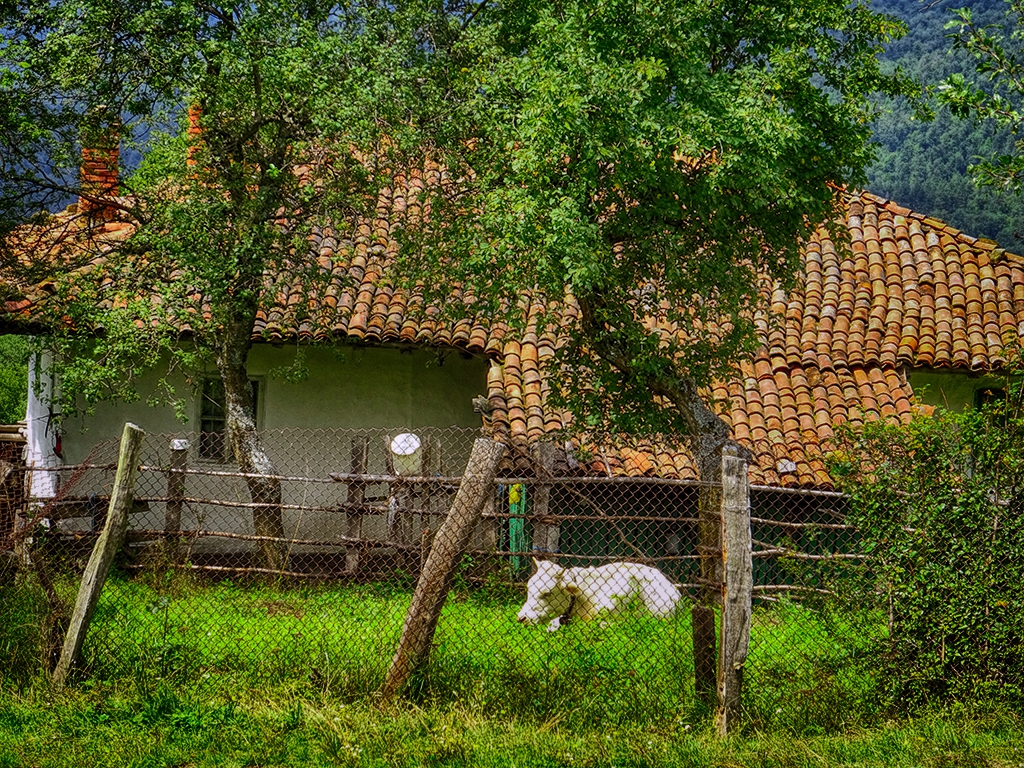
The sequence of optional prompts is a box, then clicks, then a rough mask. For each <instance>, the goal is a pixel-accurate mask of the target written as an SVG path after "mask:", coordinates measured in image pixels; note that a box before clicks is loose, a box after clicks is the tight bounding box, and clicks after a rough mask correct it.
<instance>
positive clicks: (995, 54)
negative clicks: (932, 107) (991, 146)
mask: <svg viewBox="0 0 1024 768" xmlns="http://www.w3.org/2000/svg"><path fill="white" fill-rule="evenodd" d="M954 15H955V19H954V20H953V21H951V22H949V24H948V25H947V27H948V28H949V29H951V30H953V33H952V35H951V37H952V39H953V50H954V51H962V52H964V53H966V54H967V56H968V57H969V58H970V59H971V60H973V63H974V70H975V71H974V75H975V77H967V76H965V75H964V74H962V73H959V72H958V73H954V74H951V75H950V76H949V77H948V78H946V80H945V82H944V83H943V84H942V86H940V88H939V89H938V95H939V98H940V100H941V101H942V102H943V103H945V104H947V105H948V106H949V108H950V110H951V111H952V112H953V114H954V115H956V116H957V117H960V118H964V119H971V120H976V121H990V122H992V123H994V124H995V125H996V126H998V127H1000V128H1004V129H1007V130H1009V131H1010V132H1011V133H1012V134H1013V135H1014V136H1015V137H1016V136H1017V135H1018V134H1019V132H1020V129H1021V126H1022V125H1024V104H1022V101H1024V59H1022V57H1021V54H1022V49H1021V39H1022V30H1024V3H1022V2H1020V0H1007V2H1006V13H1005V17H1004V21H1003V22H1002V23H984V22H983V21H979V20H978V19H977V18H976V16H975V14H974V13H973V11H972V9H971V8H961V9H959V10H957V11H954ZM979 80H980V82H979ZM971 173H972V175H973V177H974V179H975V181H976V182H977V183H978V184H980V185H983V186H991V187H995V188H997V189H1000V190H1004V191H1007V192H1013V193H1014V194H1017V195H1019V194H1020V191H1021V186H1022V184H1024V140H1021V139H1019V138H1015V140H1014V142H1013V145H1012V147H1010V148H1008V149H1007V150H1005V151H1002V152H993V153H991V154H989V155H988V156H986V157H982V158H980V161H979V162H978V163H976V164H975V165H973V166H972V167H971Z"/></svg>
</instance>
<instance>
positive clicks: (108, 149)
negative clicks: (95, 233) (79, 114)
mask: <svg viewBox="0 0 1024 768" xmlns="http://www.w3.org/2000/svg"><path fill="white" fill-rule="evenodd" d="M105 111H106V110H105V109H103V108H100V109H98V110H96V112H95V114H96V115H97V116H98V117H99V118H100V120H102V116H103V113H104V112H105ZM101 126H102V127H99V128H92V129H86V130H85V131H83V135H82V167H81V171H80V181H81V196H79V198H78V212H79V213H84V214H87V215H89V216H91V217H92V218H94V219H99V220H100V221H109V220H111V219H113V218H115V216H116V215H117V208H116V207H115V206H112V205H105V204H104V203H103V201H102V200H100V199H99V198H111V197H117V195H118V192H119V189H118V160H119V158H120V154H121V137H120V132H119V130H118V129H119V127H120V126H119V125H118V124H116V123H115V124H113V125H111V121H109V120H104V121H103V122H102V123H101Z"/></svg>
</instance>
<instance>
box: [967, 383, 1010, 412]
mask: <svg viewBox="0 0 1024 768" xmlns="http://www.w3.org/2000/svg"><path fill="white" fill-rule="evenodd" d="M1005 401H1006V390H1005V389H999V388H997V387H983V388H982V389H976V390H974V407H975V408H983V407H985V406H986V405H996V404H997V403H1003V402H1005Z"/></svg>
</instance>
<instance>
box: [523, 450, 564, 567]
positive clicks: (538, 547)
mask: <svg viewBox="0 0 1024 768" xmlns="http://www.w3.org/2000/svg"><path fill="white" fill-rule="evenodd" d="M557 454H558V449H557V448H556V446H555V444H554V443H552V442H549V441H544V442H540V443H536V444H534V446H533V461H534V464H536V466H537V473H536V474H537V479H538V480H540V482H539V483H537V484H536V485H535V486H534V487H533V509H532V510H531V514H530V524H531V526H532V528H533V551H534V552H537V553H544V552H548V553H551V554H554V553H556V552H558V548H559V539H560V536H561V529H560V528H559V526H558V524H557V523H555V522H553V521H552V520H551V518H550V517H549V515H550V514H551V486H550V485H548V484H547V483H548V481H550V480H551V478H552V477H553V476H554V474H555V458H556V456H557Z"/></svg>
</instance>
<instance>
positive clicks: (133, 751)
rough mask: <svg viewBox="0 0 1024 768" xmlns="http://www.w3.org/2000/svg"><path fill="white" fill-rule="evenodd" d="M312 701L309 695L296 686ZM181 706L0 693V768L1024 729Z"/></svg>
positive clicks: (877, 749)
mask: <svg viewBox="0 0 1024 768" xmlns="http://www.w3.org/2000/svg"><path fill="white" fill-rule="evenodd" d="M299 688H304V686H299ZM234 693H235V695H234V696H232V697H227V696H214V697H202V696H191V695H185V694H182V693H180V692H176V691H174V690H173V689H171V688H170V687H169V686H168V685H167V684H157V685H155V686H154V687H153V688H152V690H150V691H148V692H145V693H144V692H141V691H140V690H139V689H138V688H137V687H135V686H132V685H130V684H127V683H124V682H122V683H118V684H116V685H114V684H109V683H92V684H89V685H85V686H80V687H79V688H78V689H76V690H71V691H66V692H64V693H59V694H58V693H54V692H52V691H49V690H48V689H46V687H45V686H42V685H40V686H37V687H34V688H31V689H27V690H26V691H23V692H22V693H12V692H10V691H0V766H5V767H6V768H15V767H18V768H22V767H24V768H28V767H29V766H32V768H37V767H38V768H51V767H52V768H58V767H61V766H82V765H88V766H95V768H105V767H106V766H111V767H114V766H116V767H117V768H135V767H138V768H142V767H146V768H150V767H153V768H155V767H156V766H167V767H171V766H176V767H178V768H186V766H187V767H189V768H198V767H200V766H239V767H241V766H265V767H269V766H282V767H283V766H302V767H303V768H318V767H319V766H394V767H396V768H397V767H404V766H484V767H486V766H501V767H502V768H505V767H507V766H588V767H589V766H594V767H595V768H596V767H597V766H633V767H638V768H639V767H640V766H681V767H682V766H687V767H688V768H689V767H696V768H703V767H706V768H711V767H712V766H714V767H716V768H747V767H749V768H805V767H806V768H819V767H820V768H825V767H826V766H828V767H829V768H831V767H833V766H850V767H851V768H853V766H857V767H858V768H868V767H872V766H877V767H878V768H883V766H884V767H885V768H954V767H962V768H1011V767H1014V768H1016V767H1017V766H1019V765H1020V764H1021V763H1024V752H1022V751H1021V750H1022V749H1024V748H1022V747H1021V746H1018V745H1024V724H1022V722H1021V720H1020V718H1019V717H1018V716H1016V715H1015V714H1013V713H1011V712H1008V711H1006V710H1001V709H989V710H978V711H967V710H964V709H962V708H955V707H954V708H950V709H946V710H942V711H935V712H931V713H928V714H927V715H924V716H920V717H917V718H915V719H909V720H904V721H900V722H888V723H884V724H881V725H879V726H877V727H875V728H872V729H855V730H852V731H850V732H847V733H844V734H839V735H831V736H818V737H793V736H788V735H781V734H760V733H756V732H755V733H747V734H744V735H742V736H740V737H734V738H730V739H727V740H720V739H718V738H716V737H715V736H714V735H713V734H712V733H711V732H710V731H709V730H708V728H707V727H706V726H700V727H693V726H691V725H689V724H688V723H683V722H682V721H680V720H678V719H674V718H666V719H661V720H659V721H657V722H651V723H631V724H628V725H622V726H618V727H607V725H603V726H600V727H595V726H586V725H576V726H574V727H569V726H567V725H566V724H565V723H564V722H562V721H560V720H559V719H558V718H556V717H553V718H549V719H547V720H542V721H534V720H523V719H518V718H506V717H492V716H487V715H484V714H482V713H480V712H479V711H476V710H474V709H473V708H472V707H471V706H466V705H464V704H452V705H446V706H417V705H414V704H409V703H403V704H400V705H396V706H387V707H382V706H375V705H374V704H372V703H371V702H367V701H363V702H359V703H355V704H345V703H342V702H339V701H337V700H336V699H334V698H332V697H330V696H324V695H322V694H319V693H316V692H313V691H311V690H308V689H306V690H298V689H297V688H296V687H295V686H283V687H272V688H263V689H259V690H243V689H239V690H236V691H235V692H234Z"/></svg>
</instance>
